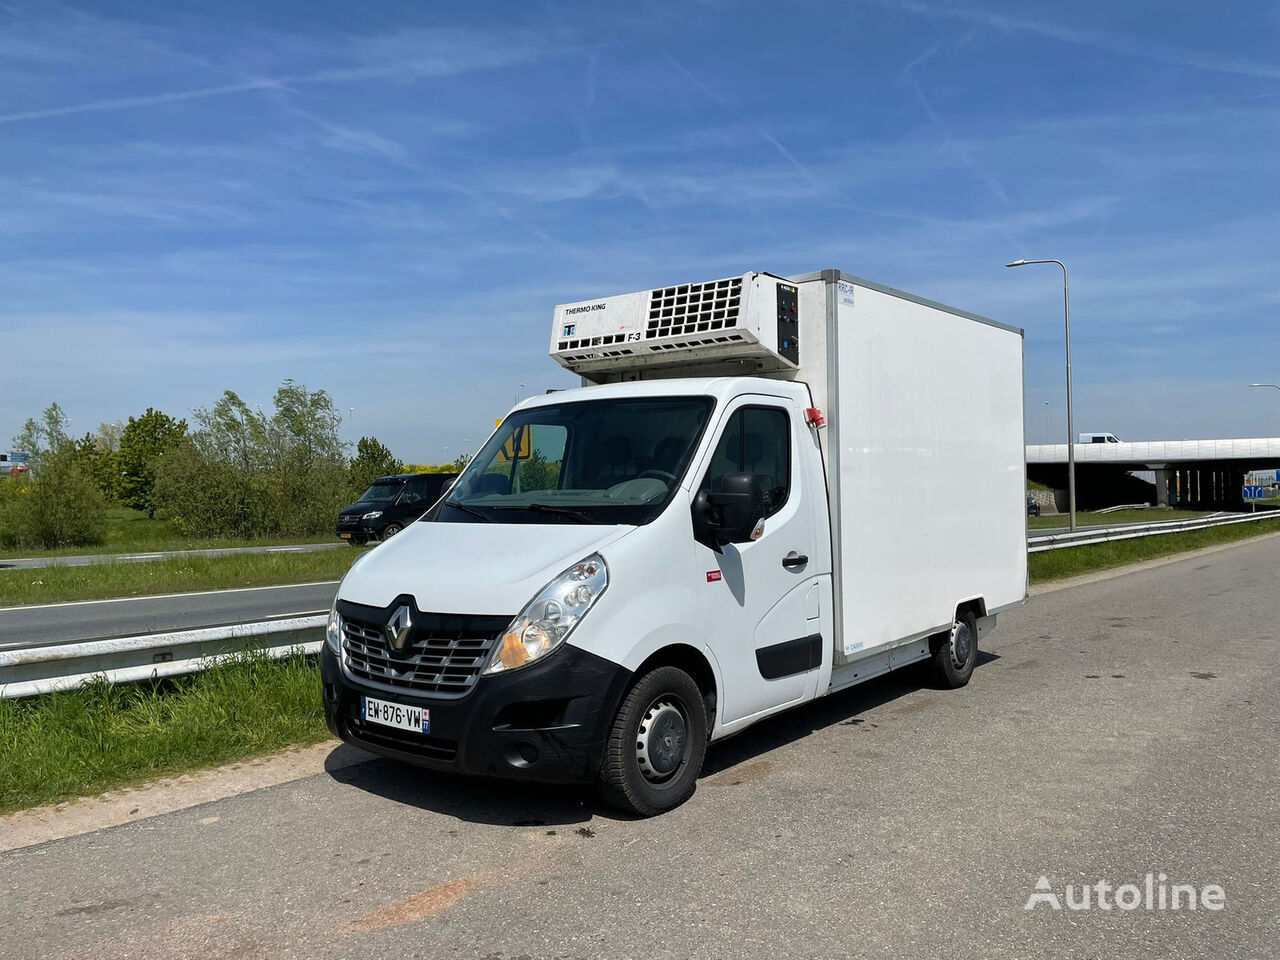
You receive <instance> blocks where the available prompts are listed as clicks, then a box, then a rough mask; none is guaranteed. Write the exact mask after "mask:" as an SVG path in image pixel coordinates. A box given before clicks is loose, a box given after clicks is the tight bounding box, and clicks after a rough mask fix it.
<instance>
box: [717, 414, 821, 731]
mask: <svg viewBox="0 0 1280 960" xmlns="http://www.w3.org/2000/svg"><path fill="white" fill-rule="evenodd" d="M719 427H720V433H719V435H718V437H717V439H716V441H715V445H714V446H713V447H712V448H711V454H710V457H709V459H708V460H707V462H706V463H705V465H704V467H703V473H702V476H701V478H700V479H699V480H698V483H699V486H698V487H697V488H695V489H697V490H704V489H705V490H708V491H713V492H714V491H715V490H716V489H717V485H718V484H719V483H720V482H721V481H722V480H723V478H724V477H726V476H727V475H729V474H733V473H744V472H747V473H754V474H756V475H757V476H759V477H762V478H763V479H764V486H765V490H766V509H765V519H764V523H763V532H762V534H761V535H760V537H759V538H758V539H756V540H754V541H750V542H747V543H731V544H726V545H724V546H723V547H722V552H720V553H717V552H716V551H714V550H712V549H711V548H709V547H707V546H705V545H704V544H701V543H697V542H694V544H693V547H692V549H693V550H694V551H695V554H696V556H695V560H696V564H697V569H698V570H703V571H706V578H707V582H706V584H705V587H700V589H704V590H705V591H706V592H705V597H706V600H707V603H706V607H705V613H706V623H707V638H708V642H709V644H710V645H711V647H712V650H713V652H714V654H715V656H716V659H717V661H718V663H719V666H720V670H721V674H722V676H723V679H724V684H723V686H724V689H723V690H721V691H720V704H721V720H722V722H723V723H732V722H733V721H735V720H741V719H743V718H745V717H749V716H752V715H754V714H757V713H761V712H763V711H767V710H771V709H773V708H775V707H780V706H783V705H785V704H789V703H793V702H796V701H799V700H801V699H804V697H805V696H806V688H809V689H810V690H811V689H812V686H813V684H812V681H813V679H814V677H815V671H817V669H818V667H819V664H820V661H821V651H822V642H823V641H822V639H821V637H820V636H819V611H818V606H819V585H818V578H817V576H816V574H815V572H814V570H815V567H816V560H817V557H816V552H815V543H816V536H817V531H816V529H815V525H814V515H815V513H814V511H813V509H812V504H811V503H810V502H809V499H810V498H812V497H814V496H820V495H821V493H822V492H821V491H820V490H811V489H808V485H807V484H806V483H804V482H803V477H804V471H803V470H801V469H799V465H800V463H801V460H800V456H801V450H800V445H799V435H800V431H801V430H804V429H805V426H804V424H803V421H802V419H801V412H800V410H799V409H798V408H797V407H796V406H795V404H793V403H789V402H788V401H787V400H785V399H782V398H778V397H768V396H747V397H739V398H736V399H735V401H734V402H733V403H732V404H730V405H729V406H727V407H726V409H725V411H724V413H723V415H722V417H721V420H720V424H719Z"/></svg>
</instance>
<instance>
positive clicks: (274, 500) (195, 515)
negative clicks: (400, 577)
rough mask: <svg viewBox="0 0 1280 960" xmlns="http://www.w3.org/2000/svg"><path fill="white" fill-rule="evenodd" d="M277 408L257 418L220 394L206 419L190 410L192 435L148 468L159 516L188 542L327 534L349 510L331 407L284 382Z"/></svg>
mask: <svg viewBox="0 0 1280 960" xmlns="http://www.w3.org/2000/svg"><path fill="white" fill-rule="evenodd" d="M275 406H276V409H275V412H274V414H272V415H271V416H265V415H264V414H262V413H260V412H254V411H253V410H251V409H250V408H249V406H248V405H247V404H246V403H245V402H244V401H243V400H241V399H240V397H238V396H236V395H235V394H234V393H232V392H231V391H227V392H226V393H224V394H223V396H222V399H221V400H219V401H218V403H216V404H215V405H214V406H213V407H212V409H207V410H206V409H200V410H197V411H196V412H195V420H196V423H197V424H198V425H199V429H197V430H195V431H194V432H193V433H192V434H190V435H189V436H188V437H186V438H183V439H182V440H181V441H179V442H178V443H177V444H176V445H174V446H170V447H169V448H168V449H167V450H166V451H165V452H163V453H161V454H160V455H159V456H158V457H157V458H156V459H155V460H154V461H153V467H154V476H155V484H154V487H153V494H154V497H155V502H156V504H157V506H158V507H159V509H160V511H161V513H162V514H163V515H164V516H165V517H166V518H167V519H168V520H170V521H171V522H172V523H174V525H175V526H177V527H178V528H179V529H180V530H182V531H183V532H184V533H187V534H190V535H194V536H203V537H239V538H242V539H251V538H256V537H293V536H314V535H316V534H321V533H328V532H331V531H332V529H333V522H334V519H335V518H336V517H337V514H338V510H339V509H341V508H342V507H344V506H346V505H347V504H348V503H349V502H350V494H349V490H348V483H349V480H348V471H347V463H346V457H345V455H344V448H343V444H342V442H341V441H340V440H339V439H338V423H339V418H338V415H337V411H336V410H335V408H334V406H333V401H332V400H331V399H330V398H329V395H328V394H327V393H325V392H324V391H323V390H318V391H314V392H312V391H309V390H307V389H306V388H305V387H303V386H302V385H300V384H295V383H293V381H290V380H286V381H285V382H284V384H283V385H282V386H281V387H280V389H279V390H278V391H276V398H275Z"/></svg>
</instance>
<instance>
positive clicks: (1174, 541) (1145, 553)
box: [1027, 518, 1280, 583]
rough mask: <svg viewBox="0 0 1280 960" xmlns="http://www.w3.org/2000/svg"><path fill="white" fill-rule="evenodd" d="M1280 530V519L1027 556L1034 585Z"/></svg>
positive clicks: (1116, 541)
mask: <svg viewBox="0 0 1280 960" xmlns="http://www.w3.org/2000/svg"><path fill="white" fill-rule="evenodd" d="M1278 531H1280V518H1275V519H1268V520H1257V521H1252V522H1249V523H1235V524H1231V525H1230V526H1226V527H1208V528H1206V529H1204V530H1191V531H1188V532H1186V533H1165V534H1160V535H1159V536H1155V537H1136V538H1134V539H1132V540H1115V541H1112V542H1111V543H1098V544H1093V545H1091V546H1084V547H1065V548H1063V549H1061V550H1046V551H1044V552H1043V553H1033V554H1031V555H1029V556H1028V557H1027V566H1028V572H1029V574H1030V576H1031V582H1032V583H1046V582H1048V581H1050V580H1062V579H1064V578H1066V577H1076V576H1080V575H1081V574H1085V573H1094V572H1095V571H1098V570H1108V569H1110V568H1111V567H1120V566H1124V565H1125V564H1129V563H1141V562H1142V561H1143V560H1154V559H1156V558H1158V557H1167V556H1170V555H1171V554H1175V553H1185V552H1186V551H1188V550H1198V549H1200V548H1201V547H1212V546H1215V545H1217V544H1220V543H1234V542H1236V541H1237V540H1250V539H1252V538H1254V537H1261V536H1265V535H1266V534H1268V533H1276V532H1278Z"/></svg>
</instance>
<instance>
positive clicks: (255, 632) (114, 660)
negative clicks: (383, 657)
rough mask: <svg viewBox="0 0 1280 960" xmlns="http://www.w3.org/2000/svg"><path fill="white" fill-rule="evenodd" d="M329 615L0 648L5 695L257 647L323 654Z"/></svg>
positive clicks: (185, 667) (150, 674)
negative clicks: (326, 621) (18, 647)
mask: <svg viewBox="0 0 1280 960" xmlns="http://www.w3.org/2000/svg"><path fill="white" fill-rule="evenodd" d="M325 619H326V618H325V617H323V616H315V617H290V618H288V619H283V620H266V621H262V622H260V623H236V624H232V625H230V626H225V627H204V628H201V629H199V630H181V631H177V632H174V633H155V634H148V635H145V636H137V637H115V638H112V639H109V640H84V641H80V642H77V643H64V644H52V645H43V646H35V647H25V648H20V649H17V650H3V651H0V698H11V697H30V696H34V695H35V694H38V693H51V692H53V691H55V690H66V689H69V688H71V687H77V686H80V685H81V684H83V683H85V682H87V681H88V680H90V679H92V678H93V677H101V676H105V677H106V678H107V679H108V680H110V681H111V682H112V683H123V682H125V681H129V680H148V679H152V678H156V677H172V676H177V675H178V674H182V673H194V672H196V671H197V670H203V669H205V668H206V667H209V666H211V665H212V664H213V663H215V662H216V661H218V660H219V659H222V658H226V657H228V656H233V655H235V654H238V653H244V652H245V651H249V650H252V651H254V652H256V653H263V654H266V655H267V656H269V657H283V656H287V655H289V654H291V653H298V652H301V653H318V652H319V650H320V645H321V644H322V643H323V642H324V624H325Z"/></svg>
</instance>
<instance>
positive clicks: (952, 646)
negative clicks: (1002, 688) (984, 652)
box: [933, 610, 978, 689]
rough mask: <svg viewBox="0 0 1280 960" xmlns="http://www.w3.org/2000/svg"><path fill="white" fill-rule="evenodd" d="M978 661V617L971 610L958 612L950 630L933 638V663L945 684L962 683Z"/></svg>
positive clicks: (954, 685) (960, 684)
mask: <svg viewBox="0 0 1280 960" xmlns="http://www.w3.org/2000/svg"><path fill="white" fill-rule="evenodd" d="M977 663H978V621H977V620H976V619H975V618H974V615H973V611H972V610H965V611H963V612H961V613H958V614H957V615H956V619H955V622H954V623H952V624H951V631H950V632H949V633H944V634H939V636H938V638H937V639H936V640H935V641H934V647H933V666H934V672H935V673H936V674H937V677H938V679H939V681H941V683H942V685H943V686H944V687H950V688H952V689H955V688H957V687H963V686H964V685H965V684H966V683H968V682H969V678H970V677H971V676H973V668H974V667H975V666H976V665H977Z"/></svg>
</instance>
